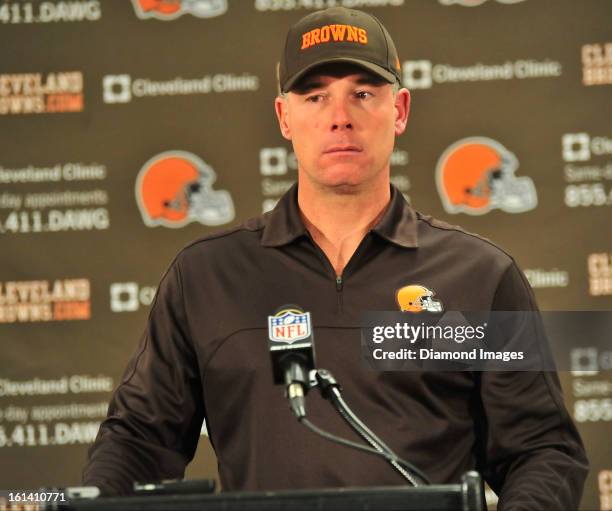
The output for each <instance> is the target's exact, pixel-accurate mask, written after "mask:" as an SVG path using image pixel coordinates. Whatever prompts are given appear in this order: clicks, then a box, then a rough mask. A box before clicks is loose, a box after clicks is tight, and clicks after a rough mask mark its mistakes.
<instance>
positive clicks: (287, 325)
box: [268, 304, 315, 384]
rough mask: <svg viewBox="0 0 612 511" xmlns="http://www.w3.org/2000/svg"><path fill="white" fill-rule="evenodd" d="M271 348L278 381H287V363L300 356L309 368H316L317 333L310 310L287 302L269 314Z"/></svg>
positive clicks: (303, 363) (269, 345)
mask: <svg viewBox="0 0 612 511" xmlns="http://www.w3.org/2000/svg"><path fill="white" fill-rule="evenodd" d="M268 349H269V350H270V357H271V359H272V372H273V377H274V383H275V384H285V376H284V375H285V366H286V364H287V363H288V362H289V361H290V360H299V362H300V364H301V365H303V366H304V368H305V369H306V370H308V371H310V370H311V369H314V368H315V352H314V336H313V333H312V322H311V319H310V312H304V309H302V308H301V307H299V306H297V305H291V304H289V305H283V306H282V307H279V308H278V310H277V311H276V312H275V313H274V315H273V316H268Z"/></svg>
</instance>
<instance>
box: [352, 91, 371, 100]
mask: <svg viewBox="0 0 612 511" xmlns="http://www.w3.org/2000/svg"><path fill="white" fill-rule="evenodd" d="M355 96H356V97H358V98H359V99H368V98H369V97H371V96H372V93H371V92H368V91H367V90H360V91H357V92H356V93H355Z"/></svg>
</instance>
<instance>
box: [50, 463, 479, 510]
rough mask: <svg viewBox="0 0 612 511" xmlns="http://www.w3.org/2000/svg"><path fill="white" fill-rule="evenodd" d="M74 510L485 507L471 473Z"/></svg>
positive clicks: (117, 501) (105, 501)
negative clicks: (441, 480) (428, 480)
mask: <svg viewBox="0 0 612 511" xmlns="http://www.w3.org/2000/svg"><path fill="white" fill-rule="evenodd" d="M61 509H67V510H72V511H154V510H155V511H168V510H173V511H195V510H201V511H238V510H240V511H285V510H286V511H365V510H368V511H485V509H486V505H485V500H484V491H483V486H482V480H481V478H480V475H479V474H478V473H477V472H466V473H465V474H464V475H463V477H462V479H461V483H460V484H442V485H429V486H419V487H416V488H414V487H411V486H378V487H367V488H366V487H364V488H362V487H359V488H332V489H324V490H283V491H266V492H226V493H224V492H222V493H219V494H188V495H151V496H144V497H142V496H134V497H113V498H97V499H91V500H89V499H76V500H73V501H72V502H70V503H68V506H66V507H62V508H61Z"/></svg>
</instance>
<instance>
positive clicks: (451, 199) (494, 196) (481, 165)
mask: <svg viewBox="0 0 612 511" xmlns="http://www.w3.org/2000/svg"><path fill="white" fill-rule="evenodd" d="M517 168H518V160H517V158H516V156H515V155H514V154H512V153H511V152H510V151H508V149H506V148H505V147H504V146H503V145H501V144H500V143H499V142H497V141H496V140H493V139H490V138H486V137H470V138H464V139H462V140H459V141H458V142H455V143H454V144H452V145H451V146H450V147H449V148H448V149H446V151H444V153H443V154H442V156H441V157H440V159H439V160H438V164H437V166H436V185H437V187H438V192H439V193H440V198H441V200H442V205H443V206H444V209H445V210H446V212H447V213H452V214H457V213H467V214H469V215H483V214H485V213H488V212H489V211H491V210H493V209H500V210H502V211H505V212H506V213H523V212H525V211H530V210H532V209H534V208H535V207H536V206H537V205H538V197H537V194H536V189H535V186H534V184H533V181H532V180H531V178H529V177H516V176H515V174H514V173H515V172H516V169H517Z"/></svg>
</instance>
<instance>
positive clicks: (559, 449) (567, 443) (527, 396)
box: [480, 263, 588, 511]
mask: <svg viewBox="0 0 612 511" xmlns="http://www.w3.org/2000/svg"><path fill="white" fill-rule="evenodd" d="M492 309H493V310H505V311H511V310H515V311H520V310H524V311H528V310H536V311H537V306H536V303H535V298H534V296H533V292H532V290H531V287H530V286H529V284H528V282H527V280H526V279H525V277H524V276H523V274H522V273H521V272H520V270H519V269H518V267H517V266H516V264H514V263H512V265H511V266H510V267H509V268H508V269H507V270H506V272H505V273H504V275H503V277H502V279H501V281H500V284H499V287H498V289H497V292H496V295H495V299H494V303H493V307H492ZM480 394H481V401H482V406H483V409H484V416H485V424H484V425H483V431H482V438H481V441H482V451H483V452H482V458H484V459H483V460H482V461H483V466H482V467H481V472H482V473H483V476H484V478H485V480H486V481H487V482H488V483H489V485H490V486H491V488H492V489H493V490H494V491H495V492H496V493H497V494H498V496H499V502H498V508H497V509H498V510H499V511H523V510H525V511H527V510H528V511H537V510H550V509H563V510H568V511H569V510H572V509H574V510H575V509H578V505H579V502H580V498H581V496H582V490H583V486H584V481H585V479H586V476H587V473H588V460H587V458H586V453H585V450H584V446H583V444H582V440H581V439H580V435H579V434H578V431H577V429H576V426H575V424H574V422H573V421H572V419H571V417H570V415H569V413H568V411H567V409H566V408H565V405H564V403H563V395H562V391H561V386H560V383H559V378H558V376H557V373H556V372H549V371H547V372H543V371H540V372H533V371H532V372H509V371H507V372H492V371H491V372H482V373H480Z"/></svg>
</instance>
